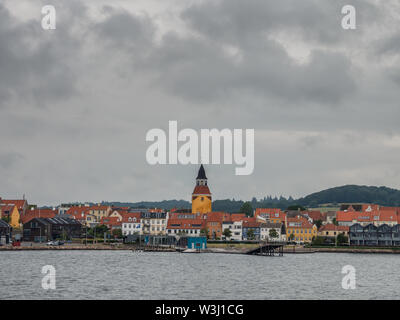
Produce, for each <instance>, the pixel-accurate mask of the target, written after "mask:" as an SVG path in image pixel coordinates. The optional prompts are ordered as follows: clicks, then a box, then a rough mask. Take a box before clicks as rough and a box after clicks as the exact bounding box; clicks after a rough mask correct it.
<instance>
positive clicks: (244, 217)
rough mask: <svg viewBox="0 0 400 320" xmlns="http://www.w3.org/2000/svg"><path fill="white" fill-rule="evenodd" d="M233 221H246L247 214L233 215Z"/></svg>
mask: <svg viewBox="0 0 400 320" xmlns="http://www.w3.org/2000/svg"><path fill="white" fill-rule="evenodd" d="M230 219H231V221H233V222H235V221H242V220H243V219H246V214H244V213H232V214H231V217H230Z"/></svg>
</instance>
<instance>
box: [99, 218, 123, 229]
mask: <svg viewBox="0 0 400 320" xmlns="http://www.w3.org/2000/svg"><path fill="white" fill-rule="evenodd" d="M100 224H104V225H106V226H109V227H113V226H120V225H121V224H122V222H121V221H119V219H118V217H102V218H101V219H100Z"/></svg>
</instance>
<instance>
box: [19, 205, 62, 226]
mask: <svg viewBox="0 0 400 320" xmlns="http://www.w3.org/2000/svg"><path fill="white" fill-rule="evenodd" d="M58 214H59V211H58V209H56V208H44V209H42V208H31V209H30V210H27V211H26V213H25V215H24V216H22V217H21V223H22V224H25V223H27V222H29V221H30V220H32V219H34V218H54V217H56V216H57V215H58Z"/></svg>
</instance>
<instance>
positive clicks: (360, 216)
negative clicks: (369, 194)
mask: <svg viewBox="0 0 400 320" xmlns="http://www.w3.org/2000/svg"><path fill="white" fill-rule="evenodd" d="M353 220H355V221H357V222H374V221H388V222H392V221H398V214H397V211H395V210H382V211H381V210H373V211H370V212H357V211H350V212H346V211H338V212H337V213H336V221H338V222H352V221H353Z"/></svg>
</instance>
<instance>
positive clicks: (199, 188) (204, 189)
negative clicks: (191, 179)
mask: <svg viewBox="0 0 400 320" xmlns="http://www.w3.org/2000/svg"><path fill="white" fill-rule="evenodd" d="M195 194H201V195H211V192H210V189H208V186H196V187H194V190H193V195H195Z"/></svg>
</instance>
